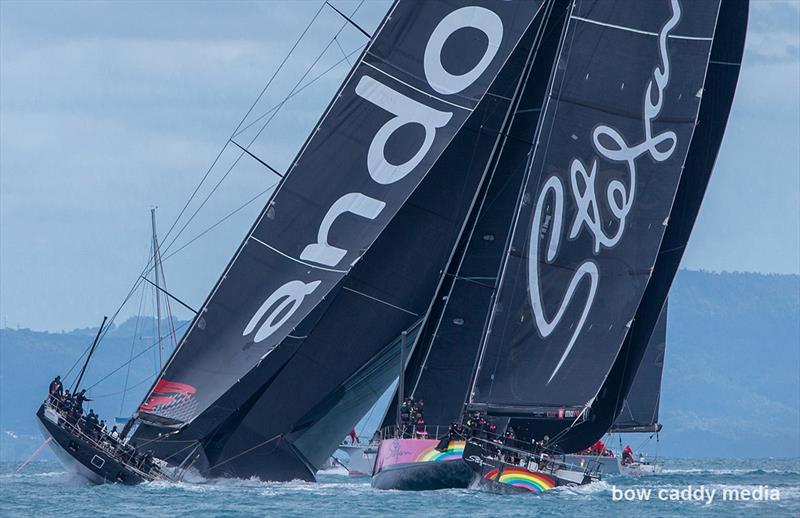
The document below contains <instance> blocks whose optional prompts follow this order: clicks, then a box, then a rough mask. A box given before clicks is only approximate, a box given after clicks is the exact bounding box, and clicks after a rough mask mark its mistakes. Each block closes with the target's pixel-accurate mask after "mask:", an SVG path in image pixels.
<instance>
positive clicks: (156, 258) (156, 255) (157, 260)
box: [150, 207, 163, 370]
mask: <svg viewBox="0 0 800 518" xmlns="http://www.w3.org/2000/svg"><path fill="white" fill-rule="evenodd" d="M156 208H157V207H153V208H152V209H150V222H151V224H152V227H153V271H154V272H155V274H154V275H155V296H156V329H157V332H158V369H159V370H161V367H162V365H163V360H162V357H163V347H162V344H161V284H160V280H159V272H160V270H161V252H160V250H159V249H158V235H157V234H156Z"/></svg>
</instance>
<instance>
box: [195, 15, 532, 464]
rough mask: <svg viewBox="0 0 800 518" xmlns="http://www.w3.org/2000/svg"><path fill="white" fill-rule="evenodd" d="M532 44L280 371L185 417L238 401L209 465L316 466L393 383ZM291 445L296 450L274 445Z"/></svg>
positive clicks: (301, 331) (267, 365) (265, 373)
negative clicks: (400, 346) (403, 345)
mask: <svg viewBox="0 0 800 518" xmlns="http://www.w3.org/2000/svg"><path fill="white" fill-rule="evenodd" d="M531 30H533V29H531ZM524 47H525V45H524V44H522V43H520V45H519V46H518V47H517V48H516V49H515V50H514V52H513V53H512V55H511V56H510V57H509V59H508V60H507V62H506V64H505V65H504V67H503V69H502V70H501V72H500V74H499V75H498V77H497V79H496V80H495V82H494V83H493V84H492V86H491V88H490V89H489V91H488V93H487V95H486V96H485V97H484V99H483V100H482V101H481V102H480V103H479V105H478V107H477V108H476V109H475V110H474V111H473V112H472V114H471V115H470V117H469V119H468V120H467V122H466V123H465V124H464V126H463V127H462V129H461V130H460V131H459V132H458V134H457V135H456V136H455V137H454V138H453V140H452V141H451V142H450V144H449V145H448V147H447V149H445V151H444V152H443V153H442V155H441V156H440V157H439V159H438V160H437V161H436V163H435V164H434V166H433V167H432V168H431V170H430V171H429V173H428V174H427V175H426V176H425V178H424V179H423V180H422V182H421V183H420V185H419V186H418V187H417V188H416V190H415V191H414V193H413V194H412V195H411V197H410V198H409V199H408V201H407V202H406V203H405V204H404V205H403V206H402V207H401V208H400V210H399V211H398V213H397V215H396V216H395V218H394V219H393V220H392V221H391V222H390V223H389V225H388V226H387V227H386V229H385V230H384V231H383V233H382V234H381V235H380V236H379V237H378V239H377V240H376V241H375V243H374V244H373V245H372V247H370V249H369V250H367V251H366V253H365V254H364V255H363V256H362V257H361V259H360V260H359V261H358V263H357V264H356V265H355V266H354V267H353V268H352V269H351V271H350V272H349V273H348V275H347V276H346V277H345V278H344V279H343V280H342V282H341V283H340V284H339V285H338V286H337V287H336V288H334V290H332V291H331V292H330V293H329V294H328V296H327V297H326V299H325V301H324V303H323V304H320V305H319V306H318V307H317V308H315V309H314V311H313V312H312V313H311V314H310V315H309V316H308V317H307V318H306V319H304V320H303V321H302V322H301V323H300V325H299V326H298V327H297V329H296V331H295V332H294V333H293V334H292V337H290V338H288V339H287V340H286V341H285V343H284V344H282V345H281V346H279V348H278V350H276V352H275V356H274V359H275V360H277V359H281V361H283V358H284V357H285V356H286V355H287V354H291V356H290V357H289V358H288V360H286V361H285V363H283V364H282V365H281V367H280V371H279V372H276V373H274V374H273V371H274V369H275V365H276V364H277V362H276V361H273V362H263V363H262V364H261V365H260V366H259V367H257V368H256V369H254V370H253V371H252V372H251V373H250V374H248V375H247V376H246V379H245V380H243V381H242V382H241V383H239V384H237V386H236V387H235V388H234V389H232V390H231V391H230V393H229V394H226V396H225V397H223V398H221V399H220V400H219V401H217V402H215V403H214V404H213V405H212V406H211V407H209V409H208V410H207V411H206V412H204V414H201V416H200V417H198V418H197V419H196V420H195V421H194V422H192V423H191V424H190V425H188V426H187V427H186V432H187V433H186V434H185V435H186V437H188V436H189V434H190V433H199V432H201V431H202V428H203V426H204V425H205V424H208V423H210V424H212V425H213V424H215V423H218V422H219V416H220V415H221V414H223V413H224V412H225V411H226V409H229V408H231V407H233V408H235V409H236V410H235V412H233V413H232V414H231V415H230V416H228V417H226V418H225V420H224V423H223V425H222V426H219V427H218V429H217V430H214V431H213V433H212V434H210V438H209V439H207V440H204V443H205V446H204V452H205V453H206V455H207V457H208V461H209V465H211V466H216V465H222V469H221V470H217V469H215V468H214V469H210V470H209V471H210V472H211V474H222V475H235V476H250V475H254V474H255V475H258V476H260V477H262V478H269V479H285V478H287V477H288V475H289V474H291V473H292V470H293V469H294V467H296V466H297V464H298V463H299V462H300V461H301V460H302V461H303V462H305V463H306V464H307V465H309V466H310V471H312V472H313V471H314V470H315V469H316V467H318V466H320V465H321V463H322V462H324V461H325V460H326V459H327V458H328V457H329V456H330V454H331V453H332V452H333V451H334V450H335V448H336V447H337V446H338V444H339V441H340V440H341V437H343V436H344V434H345V433H347V432H348V431H350V429H351V428H352V426H353V425H354V424H355V423H356V421H357V420H358V419H359V418H360V417H361V416H362V415H364V413H365V412H366V411H367V410H368V408H369V407H370V406H371V405H372V403H374V402H375V401H376V400H377V398H378V397H379V395H380V394H381V393H382V392H384V391H385V389H386V388H387V387H388V386H389V384H390V383H391V380H392V379H393V378H394V377H395V376H396V374H397V362H396V361H395V362H391V358H392V357H395V358H396V357H397V352H398V351H397V342H398V340H397V338H398V337H399V335H400V333H401V331H403V330H405V329H409V327H410V326H412V325H413V324H414V322H416V321H418V320H419V319H420V318H421V315H422V314H423V313H424V312H425V309H426V308H427V307H428V305H429V304H430V300H431V298H432V296H433V293H434V291H435V289H436V286H437V283H438V282H439V280H440V278H441V277H442V270H444V268H445V267H446V265H447V262H448V260H449V258H450V257H451V255H452V250H453V247H454V246H455V243H456V241H457V240H458V237H459V235H460V234H462V233H463V229H464V225H465V224H464V222H465V219H466V217H467V215H468V214H469V213H470V211H471V210H472V207H474V206H475V204H476V202H477V198H478V195H477V193H478V192H480V190H481V185H483V184H484V183H485V181H486V180H485V178H486V177H487V175H488V170H489V165H490V161H491V157H492V156H493V152H494V150H495V149H496V148H497V147H498V142H499V141H500V140H501V138H502V137H503V131H502V129H503V127H504V125H505V121H506V120H507V119H509V118H510V115H511V109H512V103H511V97H513V96H514V90H515V88H516V85H517V84H519V82H520V80H521V79H520V76H521V73H522V70H523V68H524V65H525V61H526V56H527V51H526V50H525V48H524ZM387 344H389V345H387ZM392 347H394V350H392ZM298 380H302V383H298ZM242 395H247V397H248V400H247V401H245V402H244V403H242V402H241V396H242ZM251 395H252V397H251ZM204 435H209V434H208V433H205V434H204ZM245 451H246V452H247V454H246V455H242V452H245ZM282 451H287V452H290V453H291V455H277V454H276V452H282ZM292 458H294V459H296V461H295V462H289V461H290V460H291V459H292ZM229 459H232V460H229ZM221 463H223V464H221Z"/></svg>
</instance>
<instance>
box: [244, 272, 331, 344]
mask: <svg viewBox="0 0 800 518" xmlns="http://www.w3.org/2000/svg"><path fill="white" fill-rule="evenodd" d="M321 282H322V281H313V282H309V283H308V284H306V283H305V282H303V281H289V282H287V283H286V284H284V285H283V286H281V287H280V288H278V289H277V290H275V292H274V293H273V294H272V295H270V296H269V297H267V300H265V301H264V303H263V304H261V307H260V308H258V311H256V314H255V315H253V318H251V319H250V322H248V323H247V326H245V328H244V331H243V332H242V336H247V335H249V334H250V333H252V332H253V330H255V328H256V326H257V325H258V323H259V322H261V320H262V318H263V317H264V313H266V312H267V310H269V309H271V308H272V312H271V313H270V314H269V315H267V318H266V319H264V323H262V324H261V327H259V328H258V331H257V332H256V336H255V337H253V342H255V343H258V342H260V341H262V340H264V339H265V338H267V337H268V336H269V335H271V334H272V333H274V332H275V331H276V330H277V329H278V328H279V327H281V326H282V325H283V324H284V323H285V322H286V321H287V320H289V317H291V316H292V315H293V314H294V312H295V311H297V309H298V308H299V307H300V304H301V303H302V302H303V299H304V298H305V297H306V295H309V294H310V293H312V292H313V291H314V290H315V289H317V286H319V285H320V283H321Z"/></svg>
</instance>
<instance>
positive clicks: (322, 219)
mask: <svg viewBox="0 0 800 518" xmlns="http://www.w3.org/2000/svg"><path fill="white" fill-rule="evenodd" d="M470 4H471V5H466V6H464V5H463V4H462V3H461V2H449V1H440V2H425V3H417V2H414V1H410V0H399V1H397V2H396V3H395V4H394V5H393V7H392V8H391V10H390V12H389V14H388V15H387V17H386V18H385V19H384V21H383V23H382V25H381V28H380V29H379V31H378V33H377V34H376V36H375V37H374V38H373V39H372V41H371V43H370V45H369V46H368V48H367V49H366V51H365V52H364V54H363V55H362V56H361V58H360V60H359V62H358V63H357V64H356V66H355V67H354V69H353V71H352V72H351V74H350V75H349V77H348V79H347V80H346V81H345V83H344V85H343V86H342V88H341V89H340V91H339V93H338V95H337V96H336V98H335V100H334V101H333V102H332V103H331V105H330V106H329V107H328V109H327V111H326V113H325V114H324V116H323V118H322V119H321V121H320V122H319V124H318V125H317V127H316V128H315V130H314V132H313V133H312V134H311V136H310V137H309V139H308V140H307V142H306V143H305V145H304V146H303V148H302V150H301V152H300V153H299V155H298V157H297V158H296V160H295V161H294V163H293V164H292V166H291V169H290V172H289V173H288V174H287V176H286V177H285V178H284V179H283V181H282V182H281V184H280V185H279V187H278V189H277V190H276V192H275V194H274V195H273V196H272V198H271V200H270V201H269V203H268V205H267V206H266V207H265V209H264V211H263V212H262V213H261V215H260V216H259V218H258V220H257V222H256V224H255V225H254V226H253V228H252V229H251V230H250V232H249V233H248V235H247V238H246V239H245V241H244V242H243V243H242V245H241V246H240V248H239V250H238V251H237V252H236V255H235V256H234V258H233V259H232V260H231V262H230V264H229V265H228V267H227V269H226V271H225V273H224V274H223V276H222V277H221V278H220V280H219V281H218V282H217V285H216V286H215V287H214V289H213V291H212V293H211V295H210V296H209V298H208V299H207V300H206V302H205V303H204V304H203V306H202V308H201V311H200V313H199V314H198V316H197V317H196V318H195V320H194V321H193V323H192V325H191V327H190V329H189V331H188V332H187V333H186V335H185V336H184V337H183V339H182V340H181V343H180V344H179V347H178V348H177V350H176V352H175V354H174V355H173V356H172V358H171V359H170V361H169V363H168V364H167V366H166V367H165V369H164V371H163V372H162V374H161V375H160V376H159V379H158V380H157V382H156V384H155V385H154V387H153V388H152V390H151V391H150V393H149V394H148V396H147V398H146V399H145V401H144V403H143V404H142V405H141V407H140V409H139V415H140V417H142V418H143V419H144V420H146V421H148V422H160V423H163V424H179V423H182V422H187V421H190V420H192V419H194V418H195V417H196V416H197V415H198V414H199V413H200V412H202V411H203V410H204V409H206V408H207V407H208V406H209V405H210V404H212V403H213V402H214V401H215V400H217V399H218V398H219V397H220V396H221V395H222V394H223V393H225V392H226V391H227V390H228V389H229V388H230V387H231V386H232V385H233V384H235V383H236V382H237V381H238V380H239V379H241V378H242V377H243V376H244V375H245V374H246V373H247V372H248V371H250V370H251V369H253V368H254V367H255V366H256V365H257V364H258V363H259V362H269V361H270V357H271V356H273V355H274V354H275V349H276V346H277V345H278V344H280V343H282V342H283V341H284V340H285V339H286V338H287V337H288V336H290V335H291V333H292V331H293V330H294V329H295V328H296V327H297V326H298V324H300V323H301V322H302V321H304V319H305V318H306V317H307V316H308V315H309V314H310V313H311V312H312V310H313V309H314V308H315V307H317V306H319V305H320V303H321V302H322V301H323V299H324V297H325V296H326V295H327V294H328V293H329V292H330V291H331V290H332V289H333V288H334V287H335V286H336V285H337V284H338V283H339V282H340V281H341V280H342V279H343V278H344V277H345V275H346V274H347V273H348V272H349V271H350V270H351V269H352V268H353V265H354V264H356V263H357V262H358V261H359V259H360V258H361V257H362V256H363V255H364V253H365V251H366V250H368V249H369V248H370V246H371V245H372V243H373V242H374V241H375V239H376V238H377V237H378V235H380V233H381V232H382V231H383V230H384V229H385V228H386V226H387V225H388V224H389V222H390V221H391V220H392V218H393V217H394V216H395V214H397V212H398V210H399V209H400V207H401V206H402V205H403V203H404V202H405V201H406V200H407V199H408V197H409V195H410V194H411V193H412V192H413V191H414V189H415V188H416V187H417V185H418V184H419V183H420V181H421V180H422V179H423V177H424V176H425V174H426V173H427V171H428V170H429V169H430V167H431V166H432V165H433V164H434V163H435V162H436V160H437V159H438V158H439V156H440V155H441V153H442V151H443V150H444V149H445V147H446V146H447V145H448V143H449V142H450V141H451V139H452V138H453V136H454V135H455V134H456V133H457V132H458V130H459V128H460V127H461V126H462V124H463V123H464V122H465V121H466V120H467V117H468V116H469V115H470V114H471V113H472V112H473V111H474V110H475V108H476V106H477V105H478V103H479V101H480V100H481V98H482V97H483V95H484V94H485V92H486V90H487V89H488V88H489V85H490V84H491V83H492V81H493V80H494V78H495V76H496V75H497V73H498V71H499V70H500V68H501V67H502V65H503V63H504V62H505V60H506V59H507V58H508V56H509V55H510V53H511V51H512V50H513V49H514V47H515V45H516V44H517V42H518V40H519V38H520V37H521V36H522V34H523V33H524V31H525V30H526V28H527V27H528V25H529V24H530V22H531V20H532V19H533V17H534V15H535V14H536V12H537V10H538V7H539V4H540V2H526V1H512V2H502V3H497V2H490V1H474V2H470ZM277 356H279V355H277ZM283 360H285V358H283Z"/></svg>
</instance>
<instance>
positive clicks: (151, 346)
mask: <svg viewBox="0 0 800 518" xmlns="http://www.w3.org/2000/svg"><path fill="white" fill-rule="evenodd" d="M187 325H189V322H188V321H186V322H184V323H183V324H181V325H180V326H178V327H177V329H182V328H184V327H186V326H187ZM157 345H158V341H156V342H154V343H152V344H151V345H150V346H148V347H147V348H146V349H145V350H143V351H141V352H140V353H138V354H137V355H136V356H134V357H133V359H132V360H130V361H133V360H135V359H137V358H139V357H140V356H142V355H143V354H144V353H146V352H148V351H150V350H151V349H153V348H154V347H156V346H157ZM128 363H129V362H125V363H123V364H122V365H120V366H119V367H117V368H116V369H114V370H112V371H111V372H109V373H108V374H106V375H105V376H103V377H102V378H100V379H99V380H97V381H96V382H94V384H93V385H90V386H88V387H86V391H87V392H88V391H89V390H91V389H93V388H94V387H96V386H97V385H99V384H100V383H102V382H104V381H105V380H107V379H108V378H110V377H111V376H112V375H114V374H115V373H116V372H117V371H119V370H121V369H122V368H123V367H125V366H126V365H127V364H128Z"/></svg>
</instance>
